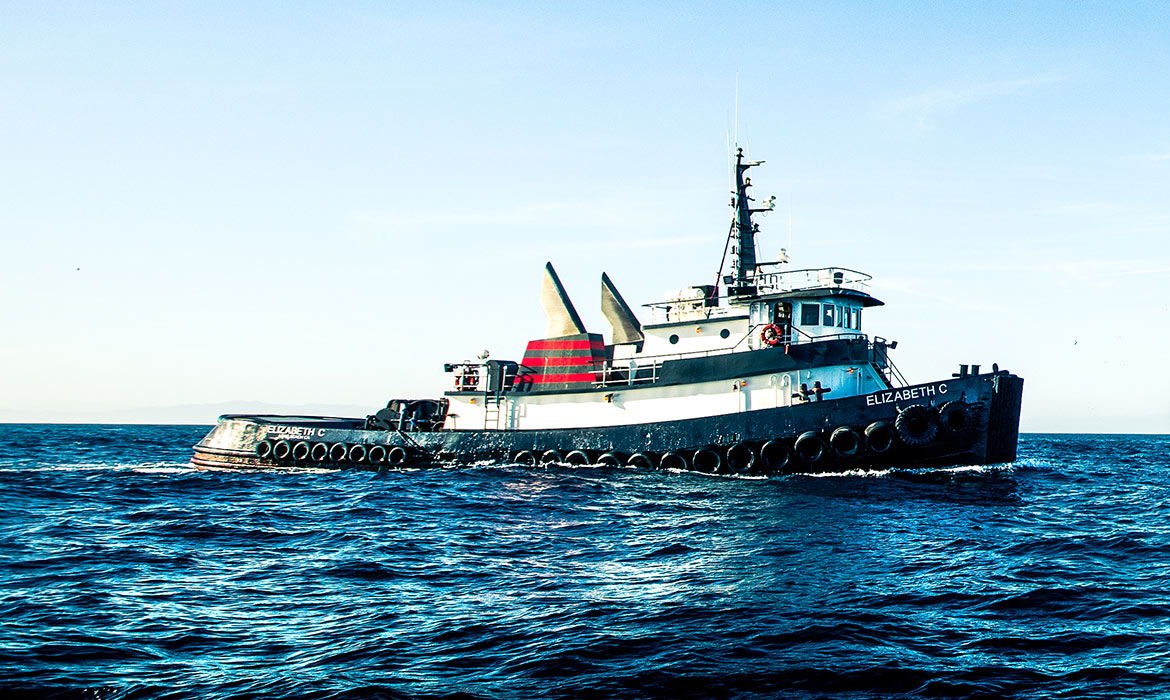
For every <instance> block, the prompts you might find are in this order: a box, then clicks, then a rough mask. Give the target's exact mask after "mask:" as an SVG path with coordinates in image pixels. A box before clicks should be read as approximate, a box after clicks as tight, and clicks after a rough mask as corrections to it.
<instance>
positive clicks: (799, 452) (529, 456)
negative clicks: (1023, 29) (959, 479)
mask: <svg viewBox="0 0 1170 700" xmlns="http://www.w3.org/2000/svg"><path fill="white" fill-rule="evenodd" d="M971 425H972V415H971V410H970V408H969V407H968V406H967V405H966V404H964V403H962V402H960V401H951V402H948V403H945V404H943V405H942V406H940V407H939V408H937V409H935V407H933V406H930V405H923V404H915V405H913V406H907V407H905V408H903V409H901V410H899V411H898V415H897V416H896V417H895V418H894V420H893V421H887V420H878V421H874V422H872V423H870V424H869V425H867V426H865V427H864V428H860V427H854V426H849V425H842V426H838V427H836V428H834V429H832V430H824V431H822V430H809V431H806V432H804V433H801V434H800V435H798V436H796V437H795V438H776V439H772V440H767V441H764V442H736V443H733V444H731V445H729V446H719V445H711V446H707V447H701V448H699V449H697V450H668V451H666V452H661V453H652V452H635V453H629V454H626V453H621V452H616V451H608V452H603V451H596V450H582V449H575V450H570V451H565V450H561V449H548V450H543V451H541V450H518V451H515V452H512V453H511V454H510V455H509V457H510V458H511V461H512V463H514V464H519V465H522V466H533V467H534V466H543V465H549V464H568V465H570V466H587V465H599V466H608V467H631V468H640V469H667V470H676V471H696V472H704V473H710V474H716V473H720V474H773V473H776V472H782V471H784V470H786V469H789V468H800V467H809V466H814V465H820V464H828V463H831V462H841V461H844V462H848V461H851V460H854V459H857V458H862V457H865V456H867V455H873V456H876V455H884V454H886V453H887V452H889V451H890V450H891V449H893V448H894V447H895V446H897V445H899V444H901V445H904V446H906V447H908V448H922V447H926V446H928V445H930V444H932V443H934V442H936V441H938V440H940V439H942V438H952V437H958V436H961V435H963V434H964V433H966V432H967V430H968V429H969V428H970V427H971Z"/></svg>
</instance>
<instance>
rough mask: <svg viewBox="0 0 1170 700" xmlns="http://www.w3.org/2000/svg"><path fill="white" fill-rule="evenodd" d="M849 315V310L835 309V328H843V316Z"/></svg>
mask: <svg viewBox="0 0 1170 700" xmlns="http://www.w3.org/2000/svg"><path fill="white" fill-rule="evenodd" d="M847 313H849V309H848V308H846V307H844V306H838V307H837V327H838V328H844V327H845V314H847Z"/></svg>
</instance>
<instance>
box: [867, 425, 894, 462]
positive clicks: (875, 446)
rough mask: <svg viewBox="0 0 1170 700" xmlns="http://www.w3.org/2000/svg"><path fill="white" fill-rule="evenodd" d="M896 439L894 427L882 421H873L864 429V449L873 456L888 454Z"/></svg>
mask: <svg viewBox="0 0 1170 700" xmlns="http://www.w3.org/2000/svg"><path fill="white" fill-rule="evenodd" d="M896 439H897V435H895V433H894V427H893V426H892V425H890V424H889V423H887V422H885V421H884V420H879V421H874V422H873V423H870V424H869V425H868V426H867V427H866V429H865V448H866V449H867V450H869V451H870V452H872V453H874V454H875V455H880V454H885V453H886V452H889V451H890V448H891V447H893V446H894V440H896Z"/></svg>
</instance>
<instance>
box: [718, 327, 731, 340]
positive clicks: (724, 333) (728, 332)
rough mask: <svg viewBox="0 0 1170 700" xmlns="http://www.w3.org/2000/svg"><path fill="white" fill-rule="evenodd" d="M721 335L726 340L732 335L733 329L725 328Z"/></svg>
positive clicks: (720, 332)
mask: <svg viewBox="0 0 1170 700" xmlns="http://www.w3.org/2000/svg"><path fill="white" fill-rule="evenodd" d="M719 337H720V338H723V339H724V340H727V339H728V338H730V337H731V331H729V330H727V329H726V328H724V329H723V330H721V331H719Z"/></svg>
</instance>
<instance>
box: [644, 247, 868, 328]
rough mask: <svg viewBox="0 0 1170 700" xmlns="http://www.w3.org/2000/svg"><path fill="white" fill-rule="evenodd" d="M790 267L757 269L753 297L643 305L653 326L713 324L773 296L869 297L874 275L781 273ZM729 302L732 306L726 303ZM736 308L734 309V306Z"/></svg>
mask: <svg viewBox="0 0 1170 700" xmlns="http://www.w3.org/2000/svg"><path fill="white" fill-rule="evenodd" d="M786 264H787V263H780V262H768V263H760V264H759V265H757V266H756V274H755V275H754V276H753V277H752V278H751V279H753V280H754V282H755V284H754V287H753V288H754V289H755V293H754V295H752V296H750V297H745V296H744V295H728V294H716V293H714V292H712V294H711V295H710V296H704V295H702V294H699V293H698V290H696V295H695V296H689V297H679V298H672V299H666V300H664V301H654V302H650V303H649V304H643V305H642V306H643V307H644V308H647V309H650V323H651V324H655V323H677V322H680V321H714V320H718V319H721V318H728V317H741V316H742V315H743V308H742V304H743V303H744V302H746V301H754V300H755V299H759V298H760V297H767V296H770V295H773V294H786V293H790V292H801V291H807V290H814V289H833V290H840V289H848V290H853V291H857V292H862V293H864V294H869V283H870V280H872V279H873V277H872V276H871V275H867V274H865V273H864V272H858V271H857V270H850V269H848V268H844V267H817V268H809V269H806V270H786V269H782V266H783V265H786ZM725 302H729V303H725ZM733 304H734V305H733Z"/></svg>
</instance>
